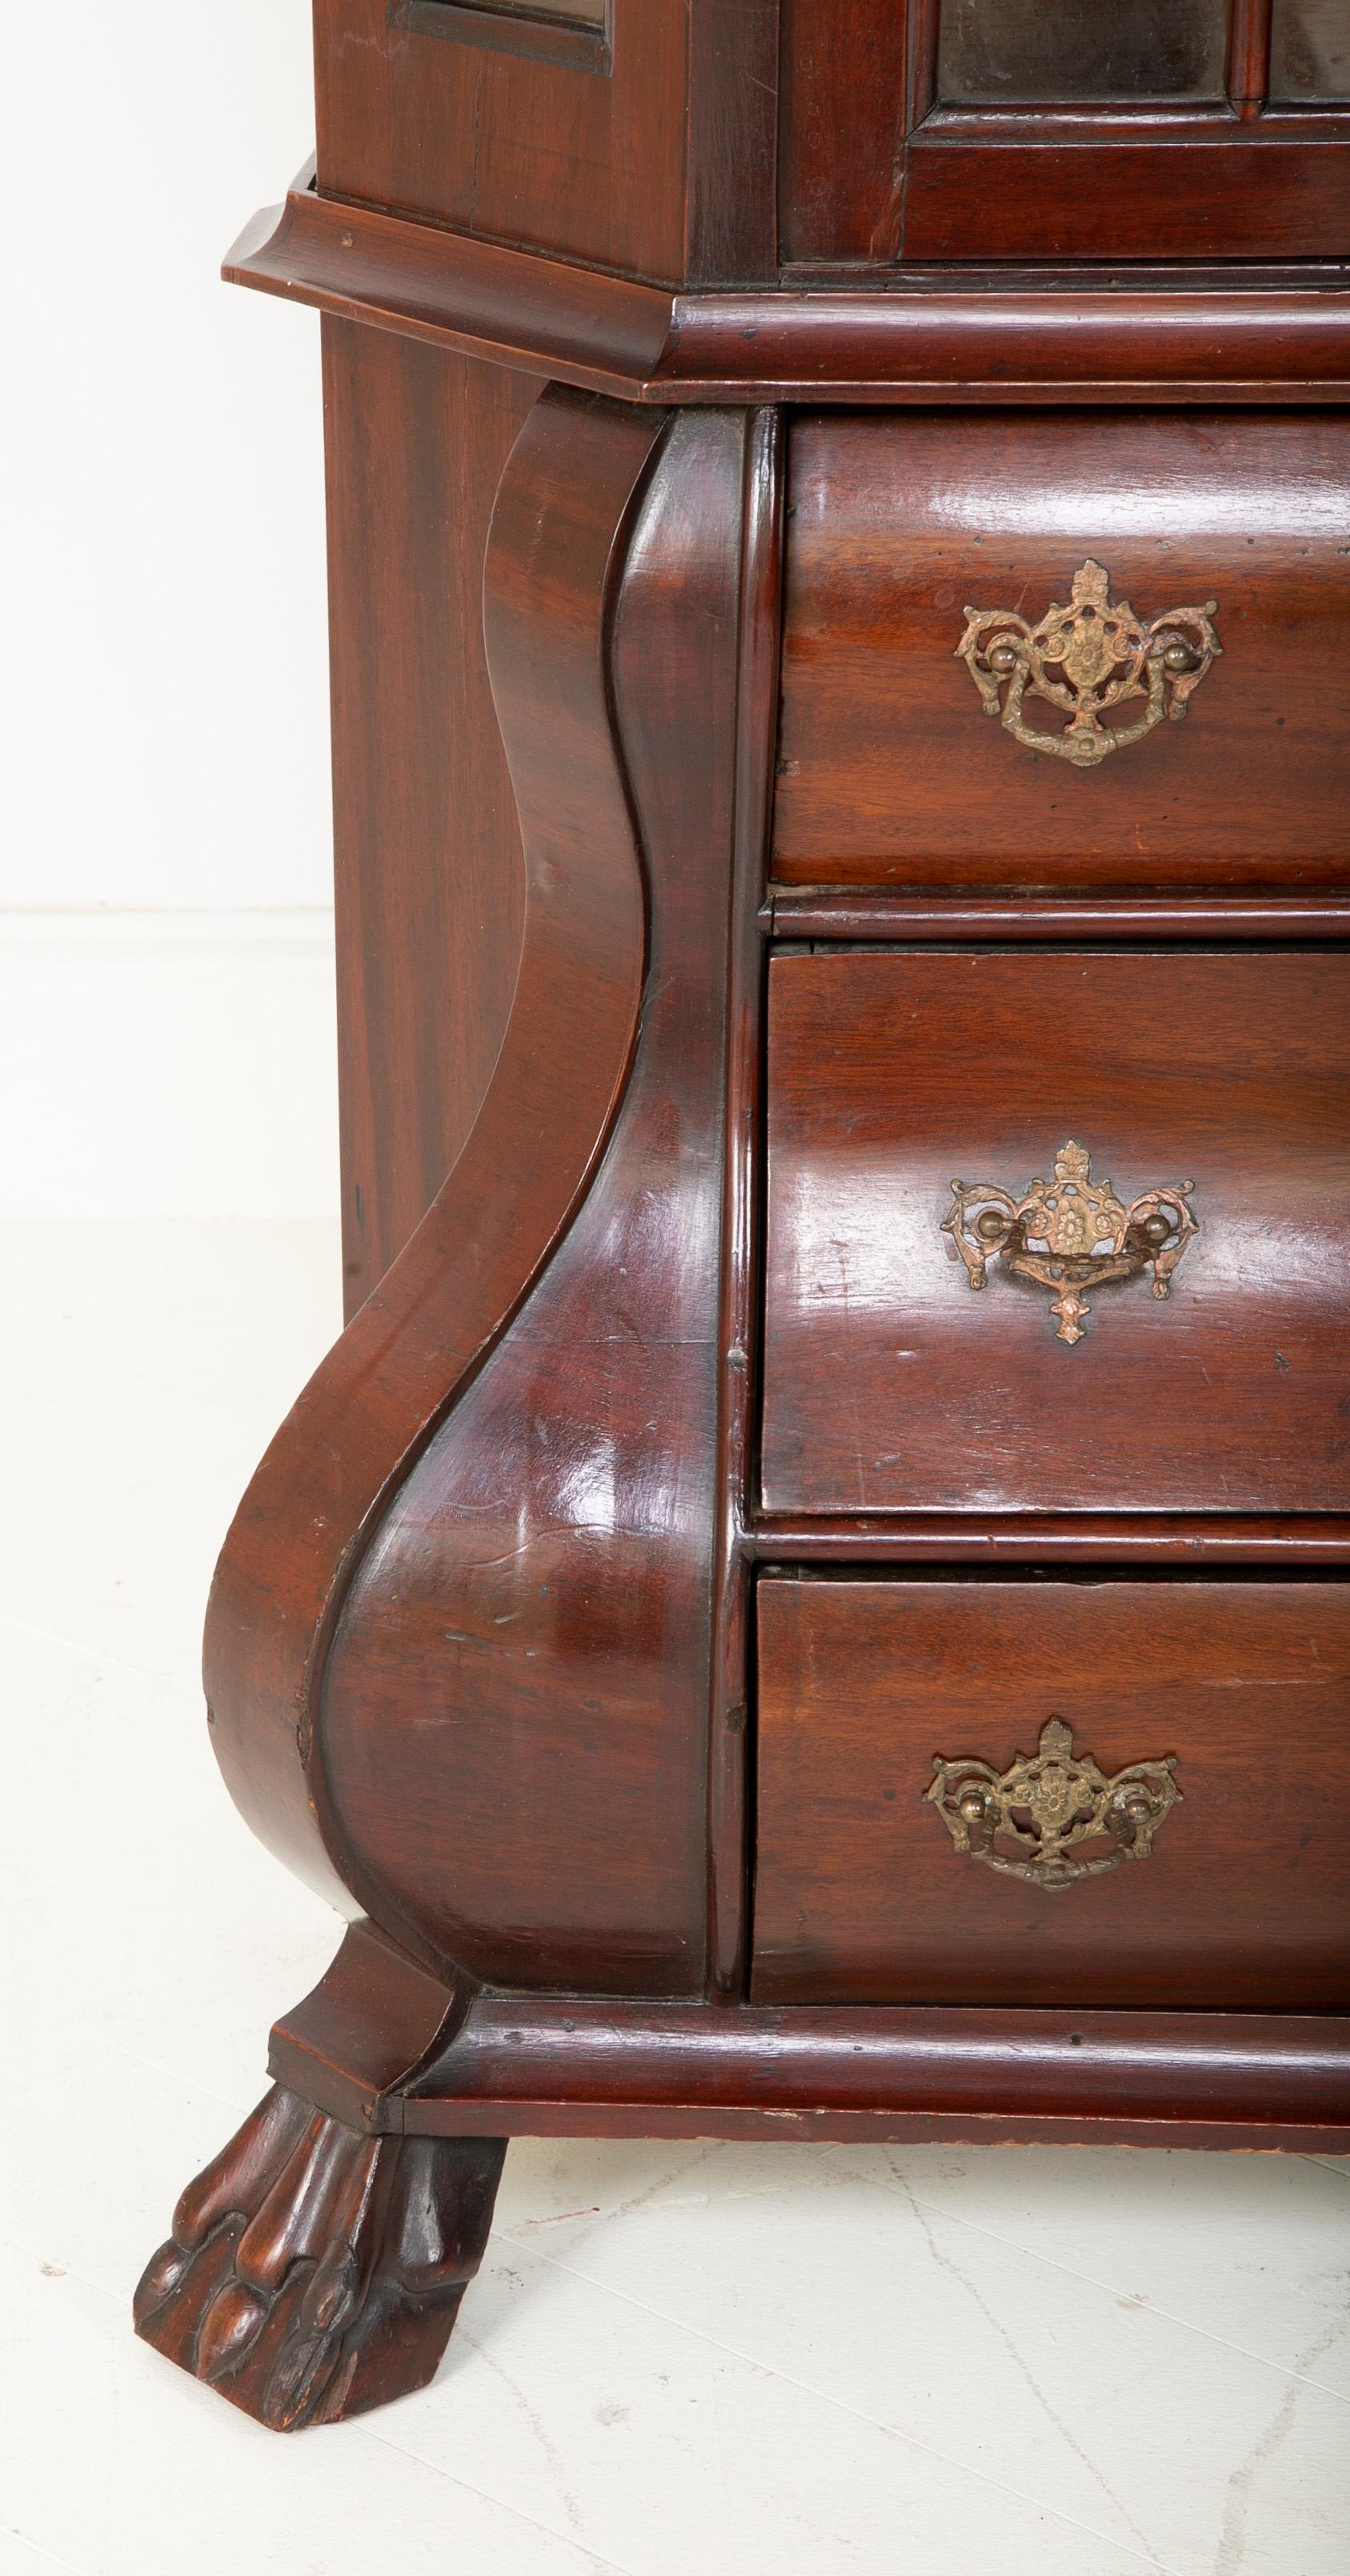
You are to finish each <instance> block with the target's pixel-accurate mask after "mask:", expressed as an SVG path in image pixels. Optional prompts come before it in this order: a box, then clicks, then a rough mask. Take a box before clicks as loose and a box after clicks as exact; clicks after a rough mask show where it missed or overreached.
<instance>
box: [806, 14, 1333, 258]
mask: <svg viewBox="0 0 1350 2576" xmlns="http://www.w3.org/2000/svg"><path fill="white" fill-rule="evenodd" d="M984 14H985V13H983V12H982V13H981V19H983V17H984ZM1047 15H1048V11H1047V7H1046V6H1045V5H1041V6H1038V7H1037V9H1036V10H1034V11H1033V12H1032V13H1030V16H1029V17H1028V18H1026V19H1024V20H1023V22H1022V24H1023V27H1024V28H1025V29H1026V31H1027V34H1028V35H1029V36H1031V37H1034V36H1035V34H1036V26H1037V21H1038V20H1039V21H1045V20H1046V18H1047ZM1222 15H1223V17H1224V18H1225V19H1226V20H1227V22H1228V37H1229V41H1228V43H1227V45H1226V46H1225V45H1224V42H1223V30H1222V28H1221V27H1220V26H1219V24H1218V16H1219V13H1218V12H1217V10H1216V11H1215V13H1214V21H1215V23H1214V28H1213V35H1214V42H1213V43H1212V44H1211V47H1210V67H1211V73H1212V74H1213V75H1214V77H1213V78H1212V79H1211V81H1210V83H1209V84H1208V85H1205V84H1202V85H1201V89H1200V91H1199V92H1198V93H1196V92H1194V91H1193V93H1192V95H1191V96H1190V97H1187V96H1186V95H1185V94H1184V87H1185V85H1184V84H1183V94H1182V95H1175V94H1172V95H1169V94H1168V86H1167V83H1166V82H1165V81H1163V80H1160V81H1159V82H1158V83H1157V84H1156V86H1155V88H1154V92H1153V95H1151V96H1150V94H1149V82H1148V77H1147V72H1146V69H1145V66H1146V65H1147V64H1148V62H1149V61H1150V60H1152V61H1153V62H1154V63H1155V65H1156V64H1157V62H1158V60H1159V58H1160V55H1161V52H1162V49H1163V47H1164V45H1165V43H1166V41H1167V38H1168V37H1169V36H1172V35H1173V33H1174V27H1175V22H1176V13H1175V12H1167V13H1165V19H1164V20H1160V19H1159V18H1158V17H1157V16H1156V15H1155V16H1154V18H1153V20H1152V22H1151V24H1150V27H1149V42H1148V45H1147V47H1146V48H1145V49H1144V51H1143V52H1142V54H1141V55H1140V57H1139V58H1138V59H1137V61H1136V70H1137V72H1138V74H1139V82H1138V85H1137V86H1136V87H1135V89H1134V94H1133V95H1132V96H1130V95H1124V96H1123V95H1122V93H1121V89H1120V87H1119V85H1118V83H1119V75H1120V69H1121V64H1122V60H1123V59H1124V48H1123V46H1122V43H1121V33H1122V30H1121V27H1120V25H1119V23H1118V22H1119V13H1116V19H1115V20H1114V21H1113V22H1112V36H1113V38H1114V41H1113V42H1112V43H1111V44H1110V46H1109V47H1108V46H1107V45H1106V44H1105V43H1104V41H1103V13H1102V12H1101V11H1093V12H1090V13H1084V12H1082V11H1077V12H1075V13H1073V15H1072V16H1071V17H1070V18H1069V19H1068V20H1067V21H1066V22H1065V23H1064V26H1063V28H1062V29H1056V27H1055V22H1054V21H1053V19H1050V22H1049V23H1050V28H1051V35H1050V43H1049V47H1048V54H1049V60H1050V63H1051V64H1052V65H1053V68H1054V72H1055V73H1056V74H1057V75H1058V81H1059V86H1058V88H1057V90H1053V91H1052V95H1051V96H1050V97H1049V98H1047V97H1046V96H1045V95H1043V94H1041V89H1040V84H1039V83H1038V80H1037V78H1036V77H1035V74H1034V72H1033V69H1032V65H1031V62H1030V61H1029V59H1028V52H1027V49H1026V47H1025V46H1024V45H1023V46H1019V45H1018V44H1017V43H1016V41H1015V40H1014V43H1013V47H1012V51H1011V53H1010V54H1009V55H1008V56H1006V57H1005V61H1004V75H1005V76H1004V77H1001V78H999V79H997V80H996V81H994V82H993V83H992V84H990V85H989V88H988V96H987V98H985V99H984V100H976V99H975V98H974V97H973V96H972V94H971V92H970V89H969V85H968V84H967V85H966V88H965V91H964V94H963V88H962V83H961V82H960V80H959V79H958V80H954V79H953V78H952V74H953V71H954V69H955V64H954V59H953V57H954V48H952V47H951V46H950V45H946V46H944V45H942V44H940V37H941V34H942V32H943V24H944V21H943V16H942V13H941V11H940V7H939V0H907V5H903V6H902V5H899V0H784V80H783V101H784V116H783V125H784V131H783V143H782V153H781V169H782V189H781V218H780V237H781V248H782V255H783V258H784V260H785V261H786V262H789V263H795V264H796V265H797V266H799V267H801V268H804V269H806V270H808V271H809V270H810V269H811V268H812V267H822V268H826V269H837V268H839V267H841V266H843V265H845V264H850V263H856V264H858V265H859V266H866V267H870V268H873V269H897V268H900V267H902V266H911V265H913V264H914V263H915V262H919V261H924V260H946V259H969V258H972V257H974V258H983V259H1007V260H1017V259H1026V260H1054V259H1080V260H1089V259H1107V260H1118V261H1126V260H1138V259H1149V258H1154V259H1168V258H1182V259H1186V258H1191V259H1197V258H1198V259H1204V258H1211V259H1263V258H1279V257H1281V256H1284V257H1298V256H1305V257H1317V256H1323V257H1325V256H1326V255H1327V254H1328V253H1329V252H1332V253H1336V254H1338V255H1344V253H1345V251H1346V249H1347V247H1350V176H1348V175H1347V173H1348V172H1350V154H1347V150H1346V136H1347V127H1346V121H1345V118H1344V114H1343V113H1339V114H1338V113H1337V112H1335V110H1334V108H1331V107H1330V106H1329V107H1328V109H1326V110H1324V111H1323V112H1322V113H1320V114H1319V113H1308V112H1306V111H1305V112H1304V113H1303V114H1301V115H1290V114H1289V112H1288V110H1287V109H1286V110H1285V111H1284V112H1282V113H1281V114H1279V115H1267V114H1265V113H1264V112H1263V111H1264V109H1265V106H1266V102H1267V96H1268V90H1269V68H1268V66H1269V51H1270V19H1269V11H1268V10H1265V9H1262V8H1260V7H1256V8H1253V6H1252V5H1251V0H1230V6H1229V7H1228V8H1226V9H1225V10H1224V11H1223V12H1222ZM1075 48H1076V50H1077V52H1078V54H1079V57H1080V59H1079V62H1078V64H1077V66H1076V76H1075V77H1074V78H1073V79H1072V80H1069V81H1068V82H1066V81H1065V72H1066V67H1067V64H1068V60H1069V57H1070V55H1071V53H1072V52H1073V51H1074V50H1075ZM1099 49H1100V53H1101V56H1102V74H1103V77H1102V80H1101V82H1100V85H1099V86H1094V78H1093V67H1092V66H1093V56H1094V54H1096V53H1097V52H1098V50H1099ZM989 50H992V46H991V47H990V48H989ZM1036 50H1037V51H1038V52H1040V59H1041V61H1042V63H1044V61H1045V59H1046V54H1045V52H1044V51H1042V50H1041V49H1040V48H1039V47H1037V49H1036ZM1108 57H1109V63H1110V71H1109V73H1108V71H1107V58H1108ZM1220 62H1222V63H1223V64H1224V70H1223V72H1222V74H1220V73H1219V71H1218V65H1219V64H1220ZM1113 76H1114V77H1113ZM1019 98H1020V100H1021V101H1022V104H1021V106H1020V107H1018V106H1016V105H1015V104H1014V105H1012V106H1010V105H1009V101H1012V102H1016V101H1017V100H1018V99H1019Z"/></svg>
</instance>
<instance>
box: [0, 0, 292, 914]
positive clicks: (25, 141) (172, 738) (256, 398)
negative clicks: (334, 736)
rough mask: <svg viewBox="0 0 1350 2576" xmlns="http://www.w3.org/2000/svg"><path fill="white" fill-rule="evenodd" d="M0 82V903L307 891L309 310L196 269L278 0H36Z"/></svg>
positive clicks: (285, 42) (273, 147) (282, 121)
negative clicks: (1, 384) (0, 357)
mask: <svg viewBox="0 0 1350 2576" xmlns="http://www.w3.org/2000/svg"><path fill="white" fill-rule="evenodd" d="M3 88H4V103H3V106H0V118H3V129H0V207H3V216H4V223H3V251H2V252H0V257H3V261H4V269H5V324H4V335H3V340H2V341H0V348H2V349H3V350H4V353H5V375H6V378H7V383H6V389H5V392H4V395H3V400H0V477H2V480H0V564H2V566H3V583H2V587H0V658H2V659H3V663H4V664H5V665H6V666H7V667H6V669H5V675H4V679H3V685H2V687H0V729H2V731H3V738H4V740H3V755H2V758H0V794H2V795H3V802H4V807H5V813H4V825H3V839H2V841H0V906H4V907H13V906H23V907H33V906H39V907H50V906H67V905H81V906H83V905H100V906H113V907H122V906H137V907H139V906H151V907H159V906H172V907H176V908H182V907H186V908H189V909H193V908H197V907H204V908H208V909H213V910H216V911H220V910H232V909H234V908H236V907H240V906H283V907H284V906H289V907H295V906H307V905H316V904H326V903H327V902H328V900H329V866H330V860H329V844H328V830H329V823H328V810H327V799H328V748H327V734H326V725H327V711H326V687H327V665H326V646H325V641H324V632H323V555H322V546H323V526H322V513H323V485H322V469H321V462H320V391H319V368H318V324H317V320H316V318H315V317H314V316H313V315H312V314H309V313H305V312H301V311H299V310H297V309H296V308H294V307H292V306H288V305H283V304H280V303H277V302H275V301H274V300H273V299H271V298H269V297H265V296H261V295H252V294H244V293H241V292H240V291H239V290H238V289H237V288H233V287H225V286H223V285H222V284H221V283H220V280H219V275H218V271H219V265H220V261H221V258H222V256H223V254H224V252H225V250H226V249H227V247H228V245H229V244H230V242H231V241H232V240H233V239H234V237H235V235H236V233H237V232H238V231H239V230H240V228H241V226H242V224H243V223H244V221H245V219H246V218H247V217H248V216H249V215H250V214H251V213H252V212H253V210H254V208H255V207H256V206H257V205H259V204H262V203H270V202H272V201H274V200H275V199H276V198H278V197H279V196H280V195H281V194H282V192H283V190H284V188H285V186H286V183H287V181H288V180H289V178H290V177H291V176H292V174H293V172H294V171H295V170H296V168H297V167H298V166H299V164H300V162H301V161H302V160H303V159H304V158H305V156H306V154H307V153H308V151H309V150H310V147H311V142H312V136H313V109H312V103H311V75H310V34H309V12H308V8H307V6H306V0H61V5H60V7H59V8H53V7H52V6H51V5H49V0H36V5H30V6H28V7H26V8H24V7H16V8H13V9H11V10H10V11H9V12H8V13H7V16H6V26H5V41H4V48H3Z"/></svg>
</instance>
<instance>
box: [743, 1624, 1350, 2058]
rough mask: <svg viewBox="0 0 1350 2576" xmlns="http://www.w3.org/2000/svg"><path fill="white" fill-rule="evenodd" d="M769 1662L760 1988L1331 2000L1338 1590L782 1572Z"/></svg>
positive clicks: (760, 1818) (850, 1998)
mask: <svg viewBox="0 0 1350 2576" xmlns="http://www.w3.org/2000/svg"><path fill="white" fill-rule="evenodd" d="M759 1676H760V1678H759V1730H758V1814H757V1852H756V1873H755V1942H754V1958H755V1964H754V1984H753V1993H754V1997H755V2000H756V2001H758V2002H764V2003H770V2002H797V2003H915V2004H920V2003H931V2004H1028V2005H1029V2004H1055V2005H1061V2004H1067V2005H1081V2006H1084V2007H1086V2006H1088V2005H1098V2006H1103V2005H1104V2006H1111V2005H1118V2006H1121V2007H1125V2006H1147V2005H1172V2006H1183V2007H1184V2006H1193V2007H1195V2008H1197V2009H1202V2008H1203V2009H1222V2008H1224V2007H1229V2008H1234V2009H1239V2010H1241V2009H1251V2010H1255V2009H1258V2008H1264V2007H1270V2006H1282V2007H1290V2008H1296V2009H1302V2010H1303V2011H1317V2010H1329V2009H1337V2010H1344V2008H1345V2005H1346V2000H1347V1995H1348V1994H1350V1588H1347V1587H1346V1586H1344V1585H1342V1584H1339V1583H1336V1582H1326V1581H1311V1582H1299V1581H1292V1582H1284V1583H1267V1582H1247V1581H1243V1580H1241V1579H1233V1580H1229V1581H1227V1582H1199V1581H1195V1580H1190V1579H1185V1578H1181V1579H1175V1580H1172V1581H1166V1580H1158V1581H1155V1582H1150V1583H1141V1582H1137V1581H1133V1580H1132V1581H1129V1582H1122V1581H1112V1580H1109V1579H1107V1580H1099V1581H1088V1582H1039V1581H1021V1580H1018V1581H1008V1582H992V1581H985V1580H965V1579H959V1578H958V1579H954V1580H949V1581H946V1582H907V1581H891V1580H889V1579H886V1580H880V1581H870V1580H868V1579H866V1578H865V1577H856V1578H852V1577H851V1578H845V1579H838V1578H832V1577H829V1576H820V1577H806V1576H802V1577H798V1576H787V1575H769V1576H766V1577H764V1579H763V1580H762V1581H761V1583H760V1587H759ZM1023 1757H1025V1758H1023Z"/></svg>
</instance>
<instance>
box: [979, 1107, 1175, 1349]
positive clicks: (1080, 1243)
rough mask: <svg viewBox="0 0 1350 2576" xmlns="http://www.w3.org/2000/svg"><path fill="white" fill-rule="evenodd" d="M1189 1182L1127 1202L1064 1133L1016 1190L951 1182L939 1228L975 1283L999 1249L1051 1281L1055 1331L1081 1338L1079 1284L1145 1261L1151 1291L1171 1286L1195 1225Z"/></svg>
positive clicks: (1128, 1271)
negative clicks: (1042, 1175) (1044, 1168)
mask: <svg viewBox="0 0 1350 2576" xmlns="http://www.w3.org/2000/svg"><path fill="white" fill-rule="evenodd" d="M1194 1187H1195V1183H1194V1182H1193V1181H1175V1182H1173V1184H1172V1186H1171V1187H1170V1188H1169V1189H1161V1190H1145V1191H1144V1192H1143V1193H1142V1194H1141V1196H1140V1197H1139V1198H1137V1199H1132V1200H1131V1201H1130V1204H1129V1206H1128V1207H1126V1206H1125V1205H1124V1204H1123V1202H1122V1201H1121V1200H1120V1199H1118V1198H1117V1196H1116V1194H1115V1191H1114V1190H1113V1189H1112V1187H1111V1184H1110V1182H1109V1181H1094V1180H1093V1178H1092V1162H1091V1157H1090V1156H1089V1155H1087V1154H1086V1153H1085V1152H1084V1151H1083V1148H1082V1146H1081V1145H1075V1144H1074V1143H1073V1141H1072V1138H1071V1139H1070V1141H1069V1143H1068V1144H1067V1145H1061V1147H1060V1149H1059V1152H1058V1153H1057V1154H1056V1156H1055V1175H1054V1179H1053V1180H1051V1181H1028V1183H1027V1186H1026V1189H1025V1191H1024V1193H1023V1195H1022V1197H1021V1198H1020V1199H1016V1198H1014V1197H1013V1195H1012V1193H1011V1191H1010V1190H1004V1189H1000V1188H999V1186H998V1183H997V1182H996V1181H953V1183H952V1204H951V1207H950V1208H949V1209H948V1211H947V1214H946V1216H945V1217H944V1218H943V1220H942V1232H943V1233H944V1234H949V1235H950V1236H951V1238H952V1241H953V1243H954V1244H955V1246H956V1249H957V1251H958V1252H959V1254H960V1256H961V1259H962V1261H963V1262H964V1263H965V1267H966V1276H967V1278H968V1280H969V1282H970V1285H971V1287H972V1288H983V1286H984V1284H985V1281H986V1279H987V1277H988V1265H989V1262H990V1260H991V1259H992V1258H993V1256H994V1254H996V1253H997V1254H1000V1255H1001V1256H1002V1258H1003V1259H1004V1260H1005V1261H1006V1262H1007V1263H1008V1265H1009V1267H1010V1269H1013V1270H1016V1271H1019V1272H1020V1273H1021V1276H1022V1277H1023V1278H1024V1279H1035V1280H1037V1281H1038V1282H1039V1283H1040V1285H1041V1286H1042V1287H1045V1288H1053V1289H1055V1290H1056V1291H1057V1294H1056V1296H1055V1298H1054V1300H1053V1302H1052V1304H1051V1308H1050V1312H1051V1314H1052V1315H1055V1316H1057V1317H1058V1318H1059V1320H1058V1323H1057V1325H1056V1327H1055V1331H1056V1338H1057V1339H1058V1340H1059V1341H1061V1342H1070V1343H1072V1342H1081V1340H1082V1338H1083V1319H1084V1317H1085V1316H1086V1314H1087V1312H1088V1303H1087V1299H1086V1297H1084V1296H1083V1295H1082V1294H1081V1291H1082V1290H1083V1289H1084V1288H1096V1287H1100V1286H1101V1285H1102V1284H1103V1283H1104V1282H1105V1281H1106V1280H1108V1279H1132V1278H1134V1277H1135V1276H1136V1274H1137V1273H1138V1272H1139V1271H1141V1270H1143V1269H1145V1268H1147V1267H1148V1265H1149V1264H1150V1263H1151V1264H1152V1268H1153V1294H1154V1296H1155V1297H1166V1296H1167V1295H1168V1294H1169V1293H1170V1290H1171V1286H1172V1273H1173V1271H1174V1270H1175V1269H1176V1266H1177V1263H1178V1262H1179V1261H1180V1259H1181V1257H1182V1254H1183V1253H1184V1252H1185V1250H1186V1247H1187V1245H1188V1244H1189V1242H1190V1240H1191V1238H1192V1236H1193V1235H1196V1234H1198V1233H1199V1231H1200V1223H1199V1219H1198V1218H1197V1217H1196V1216H1195V1215H1194V1213H1193V1211H1192V1208H1191V1192H1192V1190H1193V1189H1194Z"/></svg>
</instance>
